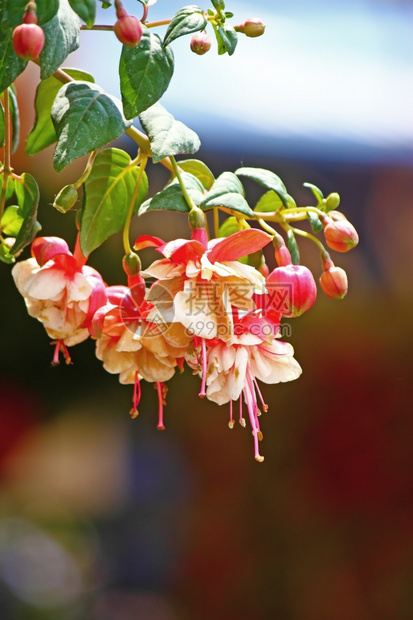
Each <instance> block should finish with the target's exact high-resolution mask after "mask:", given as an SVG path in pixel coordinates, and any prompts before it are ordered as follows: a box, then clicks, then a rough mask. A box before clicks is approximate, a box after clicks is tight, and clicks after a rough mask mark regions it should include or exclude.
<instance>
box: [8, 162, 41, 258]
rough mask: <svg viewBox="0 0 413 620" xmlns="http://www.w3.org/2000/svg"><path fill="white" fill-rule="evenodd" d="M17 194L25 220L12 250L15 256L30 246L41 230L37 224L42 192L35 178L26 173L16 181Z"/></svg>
mask: <svg viewBox="0 0 413 620" xmlns="http://www.w3.org/2000/svg"><path fill="white" fill-rule="evenodd" d="M15 192H16V196H17V202H18V205H19V210H20V213H21V214H22V215H23V217H24V219H23V224H22V226H21V228H20V231H19V234H18V235H17V238H16V241H15V243H14V245H13V247H12V249H11V250H10V253H11V254H14V255H16V254H17V253H18V252H20V251H21V250H22V249H23V248H24V247H26V245H29V243H31V242H32V241H33V239H34V237H35V236H36V232H37V231H38V230H39V229H40V224H39V223H38V222H37V207H38V205H39V197H40V192H39V188H38V185H37V183H36V180H35V179H34V177H32V175H31V174H28V173H27V172H24V173H23V174H22V176H21V178H20V179H18V180H15Z"/></svg>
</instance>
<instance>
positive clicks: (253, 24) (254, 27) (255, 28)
mask: <svg viewBox="0 0 413 620" xmlns="http://www.w3.org/2000/svg"><path fill="white" fill-rule="evenodd" d="M264 30H265V24H264V22H263V21H261V20H260V19H258V18H257V17H250V18H249V19H247V20H246V21H245V22H244V34H245V35H246V36H247V37H260V36H261V35H262V34H264Z"/></svg>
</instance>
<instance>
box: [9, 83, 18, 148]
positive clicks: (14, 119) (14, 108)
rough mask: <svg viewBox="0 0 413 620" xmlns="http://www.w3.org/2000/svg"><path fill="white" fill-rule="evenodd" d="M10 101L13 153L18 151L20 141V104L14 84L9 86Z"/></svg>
mask: <svg viewBox="0 0 413 620" xmlns="http://www.w3.org/2000/svg"><path fill="white" fill-rule="evenodd" d="M9 103H10V116H11V126H12V131H13V133H12V136H13V137H12V141H11V153H12V155H14V153H15V152H16V151H17V148H18V146H19V141H20V114H19V104H18V103H17V97H16V92H15V89H14V86H10V87H9Z"/></svg>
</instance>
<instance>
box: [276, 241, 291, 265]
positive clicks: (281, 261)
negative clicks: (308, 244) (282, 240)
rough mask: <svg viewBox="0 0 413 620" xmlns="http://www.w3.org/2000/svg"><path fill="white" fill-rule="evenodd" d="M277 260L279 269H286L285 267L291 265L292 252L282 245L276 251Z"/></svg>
mask: <svg viewBox="0 0 413 620" xmlns="http://www.w3.org/2000/svg"><path fill="white" fill-rule="evenodd" d="M274 255H275V260H276V261H277V265H278V266H279V267H284V266H285V265H291V254H290V250H289V249H288V248H287V246H286V245H282V246H280V247H278V248H277V249H276V250H275V253H274Z"/></svg>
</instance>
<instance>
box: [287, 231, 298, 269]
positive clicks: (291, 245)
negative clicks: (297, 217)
mask: <svg viewBox="0 0 413 620" xmlns="http://www.w3.org/2000/svg"><path fill="white" fill-rule="evenodd" d="M287 247H288V249H289V250H290V254H291V262H292V264H293V265H299V264H300V250H299V247H298V243H297V240H296V238H295V235H294V232H293V231H292V230H291V229H289V230H288V231H287Z"/></svg>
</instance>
